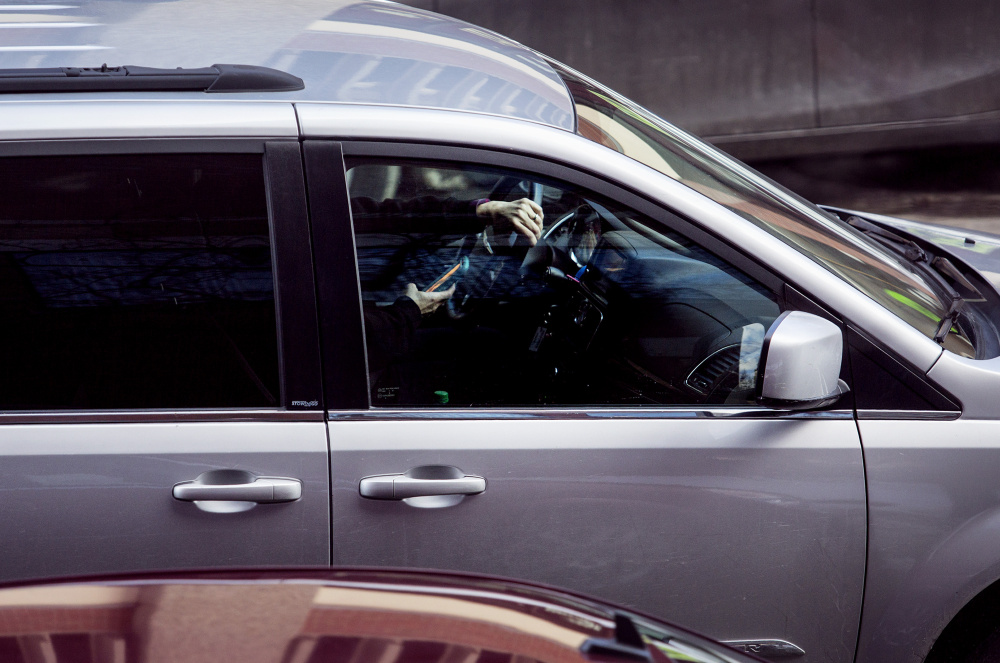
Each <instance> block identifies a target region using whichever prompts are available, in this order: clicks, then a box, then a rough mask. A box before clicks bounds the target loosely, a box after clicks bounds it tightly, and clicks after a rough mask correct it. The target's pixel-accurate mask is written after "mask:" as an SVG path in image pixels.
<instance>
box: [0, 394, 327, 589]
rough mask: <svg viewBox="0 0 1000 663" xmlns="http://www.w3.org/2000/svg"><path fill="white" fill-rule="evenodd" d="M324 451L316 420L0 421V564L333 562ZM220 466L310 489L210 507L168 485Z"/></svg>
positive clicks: (27, 569)
mask: <svg viewBox="0 0 1000 663" xmlns="http://www.w3.org/2000/svg"><path fill="white" fill-rule="evenodd" d="M105 416H107V415H105ZM257 416H258V417H260V416H261V415H260V414H259V413H258V414H257ZM163 418H164V419H165V418H166V416H163ZM326 457H327V444H326V431H325V430H324V426H323V424H322V422H318V421H315V422H280V421H276V422H268V421H266V420H257V421H243V422H238V421H230V422H221V421H220V422H203V423H195V422H179V423H163V422H161V423H94V424H81V423H65V424H41V423H39V424H30V425H29V424H11V425H5V426H0V458H2V462H0V485H2V486H3V488H2V491H0V492H2V495H3V504H4V514H5V515H4V517H3V519H2V521H0V542H2V543H0V549H2V553H0V554H2V557H3V563H2V564H0V576H2V578H3V580H5V581H9V580H14V579H19V578H39V577H44V576H50V575H65V574H84V573H99V572H110V571H120V570H125V569H131V570H143V569H158V568H164V567H174V568H179V567H184V566H188V567H204V566H225V565H234V564H237V565H258V566H259V565H265V564H276V563H283V564H327V563H329V504H328V501H327V499H326V496H327V495H328V494H329V488H328V485H329V484H328V475H327V469H326ZM216 469H238V470H244V471H247V472H251V473H253V474H255V475H257V476H277V477H289V478H294V479H298V480H299V481H301V482H302V498H301V499H299V500H298V501H295V502H291V503H285V504H258V505H256V506H254V507H253V508H252V509H250V510H249V511H245V512H243V513H206V512H204V511H202V510H200V509H199V507H198V506H197V505H196V504H194V503H191V502H181V501H178V500H175V499H173V497H172V496H171V488H172V486H173V485H175V484H177V483H180V482H183V481H192V480H194V479H196V478H197V477H198V476H199V475H200V474H202V473H203V472H207V471H211V470H216Z"/></svg>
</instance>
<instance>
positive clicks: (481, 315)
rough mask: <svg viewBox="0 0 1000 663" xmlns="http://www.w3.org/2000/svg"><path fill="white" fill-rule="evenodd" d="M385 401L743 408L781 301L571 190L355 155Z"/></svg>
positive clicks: (379, 393)
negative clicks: (768, 329)
mask: <svg viewBox="0 0 1000 663" xmlns="http://www.w3.org/2000/svg"><path fill="white" fill-rule="evenodd" d="M347 167H348V183H349V187H350V195H351V208H352V215H353V222H354V231H355V237H356V243H357V247H356V248H357V255H358V267H359V274H360V278H361V289H362V297H363V307H364V323H365V332H366V344H367V353H368V367H369V380H370V387H371V403H372V405H373V406H375V407H394V406H404V407H410V406H447V407H463V406H472V407H490V406H520V407H534V406H543V405H563V406H609V407H621V406H657V405H691V404H715V405H727V404H728V405H747V404H749V403H752V402H753V391H754V386H755V381H756V371H757V364H758V361H759V356H760V345H761V342H762V340H763V337H764V333H765V331H766V329H767V327H768V326H769V325H770V324H771V322H773V321H774V319H775V318H776V317H777V316H778V315H779V313H780V310H779V307H778V305H777V303H776V299H775V297H774V296H773V295H772V293H770V292H768V291H766V290H765V289H764V288H763V287H762V286H760V285H759V284H758V283H756V282H754V281H753V280H752V279H750V278H749V277H748V276H747V275H745V274H743V273H741V272H740V271H738V270H736V269H735V268H733V267H732V266H731V265H729V264H727V263H726V262H724V261H723V260H721V259H719V258H718V257H717V256H715V255H713V254H711V253H709V252H707V251H706V250H704V249H703V248H701V247H700V246H698V245H696V244H694V243H693V242H691V241H689V240H688V239H686V238H684V237H682V236H681V235H679V234H676V233H674V232H672V231H670V230H668V229H667V228H665V227H664V226H663V225H662V224H660V223H657V222H654V221H652V220H651V219H649V218H646V217H644V216H643V215H641V214H639V213H636V212H634V211H632V210H629V209H627V208H624V207H622V206H620V205H617V204H614V203H612V202H610V201H608V200H605V199H603V198H601V197H599V196H595V195H592V194H590V193H588V192H586V191H583V190H580V189H578V188H575V187H573V186H570V185H567V184H563V183H559V182H554V181H549V180H546V179H544V178H539V177H537V176H532V175H528V174H524V173H519V172H514V171H507V170H501V169H493V168H489V167H484V166H469V165H464V164H455V163H445V162H420V161H403V160H393V161H388V160H381V159H373V158H349V159H348V160H347Z"/></svg>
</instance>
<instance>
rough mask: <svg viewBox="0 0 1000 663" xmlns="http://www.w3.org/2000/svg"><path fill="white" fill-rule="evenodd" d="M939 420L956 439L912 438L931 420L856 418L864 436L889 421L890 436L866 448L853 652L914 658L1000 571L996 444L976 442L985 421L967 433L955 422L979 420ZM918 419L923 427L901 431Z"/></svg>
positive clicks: (910, 661)
mask: <svg viewBox="0 0 1000 663" xmlns="http://www.w3.org/2000/svg"><path fill="white" fill-rule="evenodd" d="M941 423H947V425H948V426H950V427H953V428H952V429H951V430H950V431H949V432H950V433H951V434H952V435H953V437H951V439H952V440H954V439H956V437H954V436H955V435H956V434H957V439H962V440H963V443H954V447H952V448H951V449H944V448H926V447H923V448H921V447H920V446H918V445H919V442H920V440H921V439H923V440H926V439H927V437H928V431H927V427H930V428H937V426H936V422H923V423H922V424H918V423H917V422H899V421H894V422H889V421H885V422H860V424H861V429H862V434H863V437H864V439H866V440H867V441H869V442H871V441H872V440H873V439H876V440H877V439H878V438H880V437H881V435H880V433H886V434H888V433H889V431H890V429H889V426H894V427H895V429H894V431H893V432H892V433H891V434H892V439H893V440H896V441H897V442H894V443H891V444H887V445H885V446H881V445H877V446H875V448H866V450H865V456H866V464H867V466H868V478H869V514H870V515H869V558H868V559H869V563H868V571H867V577H866V582H865V607H864V612H863V616H862V623H861V637H860V639H859V646H858V656H857V661H859V662H874V661H896V662H899V663H920V662H921V661H923V660H924V659H925V658H926V656H927V654H928V653H929V651H930V649H931V647H932V646H933V645H934V642H935V641H936V640H937V638H938V636H940V634H941V632H942V631H943V630H944V628H945V627H946V626H947V625H948V623H949V622H950V621H951V620H952V619H954V617H955V615H956V614H957V613H958V612H959V611H960V610H961V609H962V608H963V607H964V606H965V605H966V604H967V603H968V602H969V601H970V600H972V599H973V598H974V597H975V596H976V595H977V594H979V593H980V592H981V591H983V590H984V589H986V588H987V587H989V586H990V585H991V584H993V583H994V582H996V581H997V579H998V578H1000V504H998V503H997V502H998V501H1000V500H998V499H997V495H996V491H995V490H994V489H993V486H994V485H995V480H994V479H995V477H992V476H991V475H993V474H994V470H995V465H996V464H995V463H990V462H989V460H987V459H988V458H989V457H991V456H992V457H993V458H994V460H995V455H996V452H997V451H996V449H989V448H975V447H979V445H978V444H976V442H977V440H976V438H977V437H978V435H977V433H986V432H987V429H986V428H985V427H982V426H973V427H972V428H971V429H969V430H968V432H969V433H971V434H972V439H969V438H965V437H964V436H963V435H962V434H961V432H960V431H958V430H956V429H955V428H957V427H959V426H961V427H963V428H965V427H966V426H968V425H969V424H974V425H975V424H982V423H984V422H956V421H953V422H941ZM963 424H964V426H963ZM917 425H922V426H923V427H924V429H923V432H922V433H918V432H916V430H915V429H914V431H913V435H912V436H910V435H907V432H908V431H907V430H905V429H907V428H909V427H910V426H917ZM901 426H902V427H903V428H904V430H900V427H901ZM880 428H881V429H882V430H879V429H880ZM992 428H993V426H992V425H991V426H989V429H990V430H992ZM963 432H964V431H963ZM932 434H933V431H932ZM915 440H916V441H915ZM904 445H906V446H905V447H904ZM890 446H891V447H892V448H888V447H890ZM942 446H944V445H942ZM983 446H986V445H983ZM990 446H992V445H990ZM970 447H973V448H970ZM984 454H986V455H984ZM945 456H947V457H948V459H947V462H945ZM988 477H991V478H988ZM987 487H989V488H987Z"/></svg>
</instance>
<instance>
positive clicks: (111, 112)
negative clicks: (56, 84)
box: [0, 97, 299, 140]
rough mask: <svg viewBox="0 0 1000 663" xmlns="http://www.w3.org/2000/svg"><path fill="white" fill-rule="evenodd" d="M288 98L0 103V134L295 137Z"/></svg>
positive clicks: (2, 137) (14, 137)
mask: <svg viewBox="0 0 1000 663" xmlns="http://www.w3.org/2000/svg"><path fill="white" fill-rule="evenodd" d="M298 134H299V128H298V125H297V124H296V121H295V113H294V111H293V110H292V108H291V106H290V105H289V104H281V103H256V102H238V101H232V100H226V99H220V100H211V101H209V102H208V103H205V102H185V101H178V100H176V99H173V100H170V101H166V100H165V101H148V100H147V101H140V100H134V99H129V100H120V101H107V100H106V99H103V98H102V100H100V101H96V100H95V101H79V100H77V97H74V98H73V100H59V101H58V102H57V101H55V100H52V101H44V100H40V99H37V98H36V99H33V100H29V101H20V102H14V103H8V102H7V100H5V102H4V103H2V104H0V140H59V139H67V138H102V139H106V138H224V137H239V138H271V137H274V138H295V137H297V136H298Z"/></svg>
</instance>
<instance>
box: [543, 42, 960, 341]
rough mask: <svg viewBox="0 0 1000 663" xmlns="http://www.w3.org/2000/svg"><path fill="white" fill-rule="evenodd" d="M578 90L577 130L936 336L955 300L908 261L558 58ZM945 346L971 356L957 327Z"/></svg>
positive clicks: (567, 79) (575, 94)
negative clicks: (704, 199) (739, 219)
mask: <svg viewBox="0 0 1000 663" xmlns="http://www.w3.org/2000/svg"><path fill="white" fill-rule="evenodd" d="M550 64H551V65H552V66H553V67H554V68H555V69H556V71H558V72H559V73H560V75H562V77H563V79H564V81H565V82H566V85H567V86H568V88H569V90H570V93H571V94H572V95H573V100H574V103H575V104H576V113H577V133H579V134H580V135H581V136H583V137H585V138H587V139H589V140H592V141H594V142H596V143H600V144H601V145H604V146H605V147H609V148H611V149H613V150H615V151H617V152H621V153H622V154H624V155H626V156H628V157H631V158H633V159H635V160H636V161H639V162H641V163H644V164H646V165H647V166H650V167H651V168H654V169H655V170H658V171H660V172H661V173H663V174H665V175H667V176H669V177H672V178H673V179H675V180H677V181H679V182H682V183H683V184H685V185H687V186H689V187H691V188H692V189H694V190H696V191H698V192H700V193H702V194H704V195H705V196H707V197H708V198H711V199H712V200H714V201H715V202H717V203H719V204H720V205H722V206H724V207H726V208H727V209H729V210H731V211H732V212H734V213H736V214H738V215H739V216H741V217H743V218H744V219H746V220H747V221H749V222H751V223H753V224H754V225H756V226H758V227H760V228H762V229H764V230H766V231H767V232H769V233H771V234H772V235H774V236H775V237H777V238H778V239H780V240H782V241H783V242H785V243H786V244H789V245H790V246H792V247H793V248H795V249H797V250H799V251H801V252H802V253H803V254H805V255H806V256H808V257H809V258H811V259H812V260H815V261H816V262H818V263H819V264H821V265H822V266H823V267H825V268H826V269H828V270H830V271H832V272H833V273H835V274H837V275H838V276H840V277H841V278H843V279H844V280H846V281H847V282H849V283H851V284H852V285H854V286H855V287H856V288H858V289H859V290H861V291H862V292H863V293H865V294H866V295H868V296H869V297H871V298H872V299H874V300H875V301H876V302H878V303H879V304H881V305H882V306H884V307H885V308H887V309H889V310H890V311H892V312H893V313H895V314H896V315H897V316H899V317H900V318H902V319H903V320H905V321H906V322H907V323H909V324H910V325H912V326H913V327H915V328H916V329H918V330H920V331H921V332H922V333H924V334H925V335H926V336H927V337H928V338H934V337H935V335H936V334H937V332H938V328H939V327H940V326H941V324H942V320H944V319H945V318H946V317H948V311H949V307H950V305H951V301H950V297H948V296H946V293H943V292H942V291H941V288H940V287H939V286H936V285H934V284H932V283H931V282H930V281H929V280H928V279H927V277H925V276H924V275H923V274H922V273H921V272H920V271H918V270H917V269H916V268H915V267H913V266H912V265H911V264H909V263H908V262H906V261H905V260H902V259H901V258H899V257H897V256H895V255H894V254H892V253H891V252H889V251H888V250H886V249H885V248H883V247H882V246H880V245H879V244H877V243H875V242H873V241H870V240H869V239H868V238H866V237H865V236H864V235H863V234H862V233H860V232H859V231H857V230H856V229H854V228H852V227H851V226H849V225H847V224H846V223H844V222H842V221H840V220H839V219H835V218H834V217H832V216H831V215H830V214H827V213H826V212H823V211H822V210H820V209H819V208H818V207H816V206H815V205H812V204H810V203H808V202H806V201H805V200H802V199H801V198H799V197H798V196H796V195H795V194H793V193H791V192H790V191H787V190H784V189H783V188H781V187H780V186H778V185H777V184H775V183H773V182H771V181H769V180H767V179H766V178H765V177H763V176H762V175H760V174H759V173H756V172H754V171H753V170H752V169H750V168H748V167H747V166H745V165H744V164H742V163H740V162H739V161H736V160H735V159H733V158H731V157H729V156H727V155H725V154H723V153H722V152H720V151H718V150H716V149H714V148H712V147H710V146H708V145H705V144H704V143H702V142H701V141H699V140H697V139H696V138H694V137H692V136H689V135H687V134H685V133H684V132H682V131H680V130H678V129H677V128H675V127H672V126H670V125H669V124H667V123H666V122H664V121H663V120H661V119H660V118H658V117H657V116H655V115H653V114H652V113H650V112H649V111H646V110H645V109H643V108H641V107H639V106H637V105H636V104H634V103H632V102H631V101H629V100H628V99H625V98H624V97H622V96H621V95H618V94H616V93H615V92H612V91H611V90H608V89H607V88H605V87H603V86H601V85H600V84H598V83H596V82H594V81H592V80H590V79H588V78H587V77H585V76H583V75H582V74H579V73H578V72H575V71H573V70H571V69H569V68H567V67H565V66H563V65H561V64H559V63H557V62H553V61H550ZM942 345H943V346H944V347H945V348H946V349H948V350H951V351H952V352H956V353H958V354H962V355H965V356H971V355H972V354H973V353H974V349H973V348H972V345H971V343H970V339H969V337H968V335H967V334H966V333H965V332H964V331H963V330H962V329H961V328H960V326H958V325H956V326H955V327H953V328H952V330H951V331H950V332H949V333H948V334H947V335H946V336H944V338H943V340H942Z"/></svg>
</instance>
